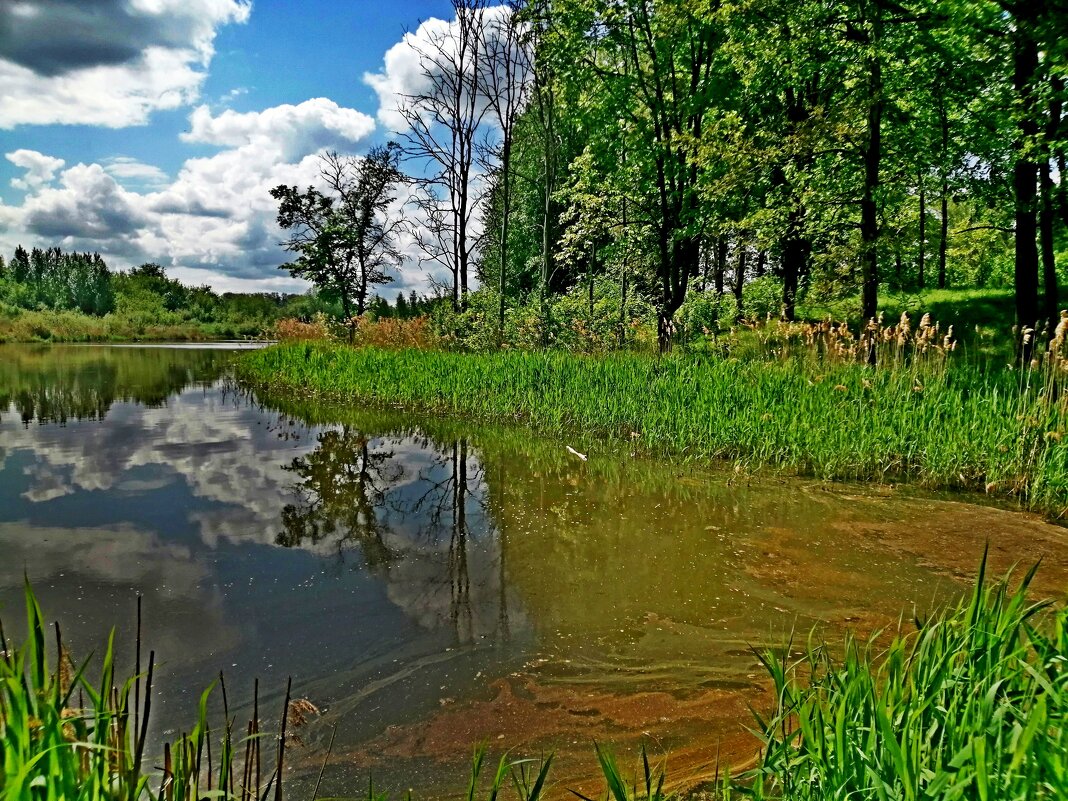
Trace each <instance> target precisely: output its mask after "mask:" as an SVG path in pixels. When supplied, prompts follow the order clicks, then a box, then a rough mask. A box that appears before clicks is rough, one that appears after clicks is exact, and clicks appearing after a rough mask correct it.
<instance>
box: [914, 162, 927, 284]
mask: <svg viewBox="0 0 1068 801" xmlns="http://www.w3.org/2000/svg"><path fill="white" fill-rule="evenodd" d="M919 177H920V243H919V244H920V251H919V254H918V255H917V259H916V266H917V268H918V271H919V274H918V276H917V282H918V284H919V287H920V289H923V285H924V283H925V280H926V276H925V275H924V272H925V269H924V268H925V266H926V262H927V181H926V180H924V179H925V178H926V177H927V176H926V175H924V173H923V170H920V176H919Z"/></svg>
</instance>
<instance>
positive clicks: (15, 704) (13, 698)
mask: <svg viewBox="0 0 1068 801" xmlns="http://www.w3.org/2000/svg"><path fill="white" fill-rule="evenodd" d="M25 595H26V631H27V636H26V640H25V642H24V643H23V644H22V645H17V644H15V643H10V642H8V640H7V638H6V637H5V636H4V634H3V626H2V625H0V799H2V801H15V800H16V799H35V801H51V800H52V799H86V801H97V799H101V800H102V799H108V800H109V801H120V800H122V801H137V800H138V799H146V798H154V799H155V798H158V799H164V800H165V801H175V799H178V800H179V801H197V800H198V799H202V798H205V797H217V798H228V799H241V801H252V799H266V798H268V797H269V794H270V792H271V788H272V787H273V788H274V798H275V799H276V801H279V800H280V799H281V787H280V784H279V782H278V781H277V776H279V775H280V772H281V769H282V766H283V759H284V755H285V721H286V719H287V717H288V711H289V701H290V699H289V695H288V693H287V695H286V700H285V706H284V707H283V712H282V718H281V719H282V729H281V733H280V735H279V736H278V738H277V743H278V748H277V749H276V754H275V759H274V766H273V769H272V767H271V766H270V765H268V764H267V763H266V760H265V757H264V754H263V749H262V747H261V741H262V739H263V735H261V733H260V729H259V726H260V720H259V705H258V701H254V704H253V708H254V712H253V716H252V720H250V721H249V723H248V726H247V729H246V731H247V737H246V738H245V739H244V740H242V741H240V742H239V741H237V739H236V738H235V735H234V723H235V720H234V719H232V718H231V717H230V713H229V709H228V707H227V705H226V703H225V698H226V695H225V686H221V689H222V692H223V699H224V705H223V706H224V722H223V724H222V725H221V726H220V727H219V728H218V729H217V730H216V731H215V732H212V730H211V728H210V727H209V724H208V698H209V695H210V693H211V692H212V691H213V687H209V688H208V689H207V690H205V692H204V693H203V694H202V695H201V697H200V703H199V705H198V709H197V717H196V719H195V722H194V724H193V725H192V727H190V729H189V730H188V731H187V732H183V733H182V734H181V736H180V737H179V738H178V739H177V740H176V741H175V742H174V743H166V744H164V746H163V750H162V754H160V755H159V758H158V759H154V758H152V757H151V756H149V754H148V753H147V750H146V746H147V744H148V722H149V716H150V713H151V708H152V701H153V693H154V690H153V672H154V667H155V654H154V653H153V652H149V654H148V658H147V667H146V670H145V671H144V672H142V671H141V656H142V654H141V639H140V607H139V608H138V637H137V648H136V654H137V656H136V663H137V665H136V668H135V673H134V675H132V676H129V677H126V678H122V677H120V676H119V675H118V674H117V672H116V668H115V638H114V633H112V636H111V637H109V639H108V642H107V645H106V647H105V649H104V651H103V657H102V659H101V662H100V665H99V672H98V675H97V678H96V679H95V680H92V679H90V676H89V670H90V667H91V662H92V659H91V658H90V659H87V660H86V661H85V662H84V663H82V664H81V665H77V666H76V665H74V664H73V662H72V661H71V656H70V654H69V652H68V651H67V649H66V647H65V646H64V643H63V638H62V636H61V633H60V628H59V624H58V623H57V624H56V625H55V649H54V650H55V658H54V660H52V661H51V662H50V659H49V655H48V650H49V649H48V648H47V646H46V642H47V639H48V637H47V636H46V628H45V625H44V622H43V616H42V613H41V609H40V607H39V606H38V604H37V600H36V598H35V597H34V595H33V592H32V591H31V590H30V588H29V586H28V585H27V587H26V593H25ZM219 684H220V685H221V684H222V677H221V676H220V679H219ZM213 742H215V750H214V754H213V751H212V743H213ZM151 765H159V768H158V769H152V768H151V767H150V766H151ZM264 778H266V783H264V781H263V780H264Z"/></svg>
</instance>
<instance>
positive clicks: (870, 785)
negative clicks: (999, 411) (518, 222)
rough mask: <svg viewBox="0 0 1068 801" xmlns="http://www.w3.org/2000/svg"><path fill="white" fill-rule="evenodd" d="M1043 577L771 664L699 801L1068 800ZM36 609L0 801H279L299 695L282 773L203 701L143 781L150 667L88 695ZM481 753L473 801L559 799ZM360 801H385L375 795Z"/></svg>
mask: <svg viewBox="0 0 1068 801" xmlns="http://www.w3.org/2000/svg"><path fill="white" fill-rule="evenodd" d="M1033 575H1034V569H1032V570H1031V571H1030V572H1029V573H1028V574H1027V575H1026V576H1025V577H1024V579H1023V581H1022V582H1020V584H1019V585H1018V586H1017V587H1016V588H1015V589H1012V588H1010V586H1009V578H1008V577H1007V578H1006V579H1004V580H1002V581H1000V582H996V583H994V584H992V585H989V586H988V585H987V584H986V582H985V580H984V579H985V559H984V562H983V566H982V567H981V568H980V573H979V578H978V580H977V582H976V584H975V588H974V590H973V592H972V594H971V596H970V598H969V599H966V600H965V601H964V602H962V603H960V604H959V605H958V606H956V607H955V608H952V609H950V610H948V611H945V612H942V613H939V614H937V615H933V616H932V617H931V618H930V619H928V620H925V621H916V626H915V630H913V631H910V632H908V633H903V632H900V633H898V635H897V636H896V637H894V638H893V639H892V641H891V642H890V645H889V646H888V647H885V648H880V647H879V646H877V645H876V643H877V642H878V641H880V640H881V638H880V637H879V636H878V635H874V636H873V637H872V638H871V639H869V640H867V641H864V642H861V641H857V640H853V639H851V640H848V641H847V643H846V647H845V649H844V655H843V656H841V657H835V656H833V655H832V652H831V650H830V649H828V648H827V647H826V646H824V645H818V644H815V643H810V645H809V647H808V648H807V651H806V653H805V655H804V656H803V657H802V658H801V659H798V660H797V661H795V662H792V663H791V662H789V661H788V660H789V657H788V656H776V655H775V653H773V652H771V651H767V652H763V653H762V654H761V659H762V661H763V663H764V666H765V667H766V669H767V671H768V674H769V676H770V679H771V684H772V686H773V687H774V690H775V693H776V701H777V704H776V708H775V711H774V713H773V714H771V715H770V716H768V717H767V718H766V719H761V718H759V717H758V718H757V734H758V736H759V737H760V739H761V740H762V743H763V746H762V749H761V754H760V757H759V759H758V760H757V765H756V767H754V768H753V769H752V770H750V771H748V772H746V773H744V774H741V775H740V776H738V777H737V778H736V779H735V778H732V776H731V774H730V773H729V771H723V772H722V773H721V772H720V771H719V770H718V769H717V778H716V779H715V781H714V782H713V783H712V784H711V785H710V786H709V787H708V788H707V790H705V791H703V792H702V793H700V796H701V797H706V798H711V799H715V801H731V800H737V799H741V798H751V799H755V800H756V801H787V799H789V801H829V800H830V799H843V801H844V799H850V801H891V800H892V801H912V800H913V799H925V800H926V801H952V800H953V799H980V800H981V801H1031V800H1032V799H1034V800H1035V801H1037V800H1038V799H1061V798H1066V797H1068V607H1066V606H1064V605H1063V604H1060V605H1058V606H1052V605H1049V604H1045V603H1031V602H1030V601H1029V600H1028V596H1027V593H1028V587H1029V584H1030V581H1031V578H1032V576H1033ZM26 608H27V623H28V628H27V630H28V631H29V636H28V637H27V638H26V642H25V643H23V644H22V645H21V646H15V645H11V644H9V643H8V642H7V640H6V639H3V637H2V634H0V648H2V649H3V654H2V658H0V746H2V750H0V799H2V801H15V799H35V801H36V800H38V799H40V800H47V801H51V799H72V798H77V799H86V801H97V800H98V799H100V800H103V799H109V801H111V800H114V801H119V800H125V801H138V800H139V799H147V798H151V799H165V800H166V801H174V799H180V800H181V801H186V800H187V799H189V800H192V799H201V798H223V799H241V801H253V800H254V799H260V800H262V801H265V800H266V799H268V798H272V797H273V798H274V799H275V801H280V799H281V798H282V785H281V784H279V782H278V781H277V777H278V776H280V775H282V767H283V757H284V743H285V737H286V730H285V721H286V720H287V718H288V715H287V714H286V711H287V710H288V707H289V694H288V692H287V694H286V706H285V708H284V710H285V711H283V715H282V718H281V719H282V721H283V723H282V725H281V730H280V732H279V734H278V737H277V741H278V742H279V743H281V744H283V748H282V749H281V750H280V751H279V752H278V753H277V754H276V755H275V759H274V760H273V765H272V764H269V763H268V762H267V761H266V759H265V758H264V757H263V755H261V749H260V741H261V739H263V737H264V735H262V734H261V733H260V730H259V716H258V710H257V711H256V712H254V714H253V719H252V721H250V722H249V724H248V727H247V729H246V732H247V736H246V737H245V739H244V740H243V741H242V742H240V743H236V744H235V740H234V738H233V736H232V730H233V723H234V721H233V720H232V719H231V718H230V714H229V711H227V710H226V709H225V702H224V715H225V717H226V722H225V724H224V725H223V726H222V727H220V729H219V731H218V732H216V736H217V738H218V743H219V744H218V746H217V750H216V752H215V757H214V761H213V757H212V748H211V743H212V741H213V738H212V733H211V731H210V729H209V727H208V724H207V699H208V692H210V689H209V691H208V692H205V693H204V695H203V696H202V697H201V700H200V705H199V709H198V718H197V722H196V724H195V725H194V726H193V727H192V729H191V731H190V733H189V734H183V735H182V736H181V738H180V740H179V742H178V743H176V744H175V745H174V746H173V747H171V746H168V747H165V749H164V754H163V762H162V770H161V771H158V770H157V771H146V770H145V769H144V765H145V759H144V757H145V743H146V731H147V721H148V716H149V712H150V706H151V701H152V697H153V688H152V663H153V658H152V657H151V656H149V660H148V670H147V672H146V673H145V674H144V676H142V675H141V674H140V673H137V674H135V675H134V676H133V677H131V678H128V679H126V680H125V681H122V682H121V683H120V681H119V680H118V679H117V677H116V675H115V671H114V660H113V647H112V645H113V643H112V641H110V640H109V643H108V647H107V649H106V650H105V652H104V658H103V665H102V669H101V674H100V680H99V682H98V683H96V684H93V683H91V682H90V681H89V679H88V678H87V673H86V669H87V666H88V663H86V664H85V665H82V666H80V667H78V668H73V666H71V665H70V664H69V659H68V658H67V657H65V656H64V655H65V653H66V652H65V650H64V648H63V643H62V639H61V638H60V636H59V634H58V631H59V630H58V627H57V629H56V631H57V634H56V647H57V651H58V653H59V654H60V655H61V656H60V659H59V662H58V666H56V667H54V668H52V669H51V670H50V668H49V665H48V660H47V658H46V656H45V651H46V646H45V640H46V637H45V628H44V626H43V624H42V622H41V621H42V617H41V611H40V609H39V608H38V606H37V602H36V600H35V599H34V597H33V594H32V592H30V590H29V588H28V587H27V592H26ZM792 650H793V649H792V648H786V649H784V650H783V651H780V652H779V653H781V654H790V653H791V652H792ZM142 680H143V693H142ZM224 698H225V694H224ZM131 705H132V708H131ZM331 742H332V741H331ZM595 750H596V757H597V762H598V765H599V768H600V772H601V774H602V775H603V776H604V779H605V793H604V797H605V798H606V799H611V801H667V799H670V798H672V797H674V796H673V793H672V792H669V791H668V790H666V789H665V785H666V773H665V770H664V768H663V766H656V767H653V766H651V765H650V761H649V757H648V754H647V753H646V752H645V750H644V749H643V751H642V753H641V760H640V763H639V765H638V768H637V770H636V771H635V772H634V776H633V778H628V777H627V776H626V775H625V773H624V771H623V770H622V769H621V768H620V766H619V764H618V763H617V761H616V759H615V758H614V757H613V755H612V754H611V753H610V752H609V751H607V750H604V749H602V748H600V747H596V749H595ZM241 752H243V758H242V757H241V756H240V753H241ZM328 756H329V751H328ZM486 756H487V751H486V749H485V747H482V746H480V747H478V748H476V749H475V752H474V757H473V759H472V763H471V776H470V781H469V783H468V787H467V788H466V792H465V793H464V796H465V797H466V798H467V799H468V801H474V799H475V798H478V797H483V796H485V797H486V798H488V799H489V800H490V801H496V799H498V798H499V797H502V793H503V791H504V789H505V788H506V787H507V785H509V784H511V786H512V790H513V792H514V795H515V797H516V798H517V799H519V801H539V799H540V798H542V797H543V796H544V795H546V794H547V793H549V791H550V785H549V781H548V779H549V771H550V767H551V764H552V757H551V756H550V757H548V758H546V759H544V760H524V759H513V758H512V757H511V756H510V755H508V754H507V753H506V754H505V755H503V756H502V757H501V758H500V761H499V762H498V764H497V767H496V770H495V771H493V773H492V775H491V774H490V773H489V772H488V771H485V770H484V767H485V763H486ZM321 776H322V774H321V773H320V778H321ZM264 780H266V781H264ZM318 786H319V785H318V783H316V787H315V790H313V792H312V801H314V798H315V795H316V792H317V791H318ZM556 789H557V790H559V789H560V788H556ZM575 795H576V796H578V797H579V798H583V799H585V796H582V795H580V794H578V793H575ZM353 797H364V798H366V799H368V801H386V799H387V798H388V796H387V795H386V794H385V793H382V792H381V791H378V790H376V789H375V787H374V785H373V783H371V784H369V786H368V788H367V789H366V791H365V792H363V793H354V795H353ZM587 801H588V800H587Z"/></svg>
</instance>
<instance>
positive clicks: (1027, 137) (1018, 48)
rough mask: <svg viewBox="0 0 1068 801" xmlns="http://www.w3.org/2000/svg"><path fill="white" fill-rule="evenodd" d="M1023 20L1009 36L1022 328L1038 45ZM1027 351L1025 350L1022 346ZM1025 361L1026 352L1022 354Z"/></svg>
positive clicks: (1034, 257) (1026, 318)
mask: <svg viewBox="0 0 1068 801" xmlns="http://www.w3.org/2000/svg"><path fill="white" fill-rule="evenodd" d="M1028 27H1029V26H1028V25H1027V23H1026V22H1025V21H1022V20H1017V23H1016V31H1015V34H1014V37H1013V87H1014V88H1015V90H1016V93H1017V95H1018V96H1019V97H1020V99H1021V100H1022V103H1021V106H1022V107H1023V109H1024V113H1023V114H1022V115H1021V117H1020V123H1019V126H1018V138H1017V140H1016V146H1015V149H1016V163H1015V165H1014V166H1013V192H1014V194H1015V205H1016V275H1015V278H1016V322H1017V324H1018V325H1019V326H1020V327H1021V328H1023V327H1025V326H1033V325H1034V324H1035V323H1036V322H1037V321H1038V244H1037V237H1038V214H1037V205H1038V204H1037V199H1038V197H1037V196H1038V192H1037V187H1038V165H1037V164H1036V163H1035V161H1034V160H1033V157H1031V156H1030V155H1029V148H1030V147H1031V146H1032V145H1033V144H1034V141H1035V138H1036V137H1037V135H1038V124H1037V122H1036V120H1035V116H1034V108H1033V103H1032V93H1033V85H1032V84H1033V81H1034V77H1035V73H1036V72H1037V70H1038V45H1037V43H1036V42H1035V40H1034V38H1033V37H1032V36H1031V33H1030V31H1029V29H1028ZM1025 350H1029V349H1025ZM1022 355H1023V357H1024V358H1025V359H1026V360H1029V359H1030V353H1028V352H1025V353H1023V354H1022Z"/></svg>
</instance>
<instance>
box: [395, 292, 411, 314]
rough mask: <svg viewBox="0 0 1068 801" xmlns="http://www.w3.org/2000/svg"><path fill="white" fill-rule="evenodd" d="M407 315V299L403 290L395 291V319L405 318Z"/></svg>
mask: <svg viewBox="0 0 1068 801" xmlns="http://www.w3.org/2000/svg"><path fill="white" fill-rule="evenodd" d="M408 316H409V311H408V301H407V300H406V299H405V297H404V293H403V292H398V293H397V319H398V320H407V319H408Z"/></svg>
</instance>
